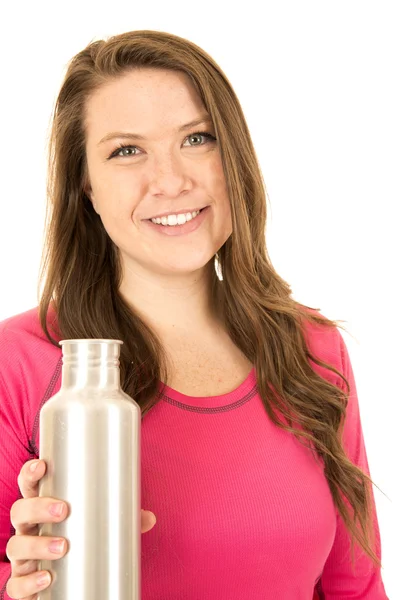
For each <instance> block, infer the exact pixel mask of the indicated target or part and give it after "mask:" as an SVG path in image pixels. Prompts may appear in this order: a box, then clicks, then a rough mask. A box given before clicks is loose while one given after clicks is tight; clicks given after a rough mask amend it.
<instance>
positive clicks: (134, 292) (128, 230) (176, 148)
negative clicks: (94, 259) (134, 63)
mask: <svg viewBox="0 0 400 600" xmlns="http://www.w3.org/2000/svg"><path fill="white" fill-rule="evenodd" d="M86 109H87V114H86V135H87V144H86V153H87V162H88V181H87V185H86V188H85V189H86V193H87V195H88V197H89V198H90V200H91V201H92V203H93V206H94V208H95V210H96V212H97V213H98V214H99V216H100V218H101V220H102V222H103V225H104V227H105V229H106V231H107V233H108V234H109V236H110V237H111V239H112V240H113V241H114V243H115V244H116V245H117V246H118V248H119V250H120V254H121V258H122V264H123V273H124V275H123V283H122V285H121V288H120V291H121V293H122V295H123V296H124V297H125V298H126V299H127V300H128V302H129V303H130V304H131V305H132V306H133V307H134V308H135V309H136V310H137V311H138V312H139V313H140V314H141V316H142V318H144V319H145V320H147V322H148V323H149V324H150V325H151V326H152V327H154V328H155V329H156V330H157V331H158V333H160V334H161V335H163V334H164V335H168V332H171V331H175V332H179V331H181V332H182V333H183V332H185V334H186V335H188V334H193V335H196V334H197V333H199V332H201V331H204V330H205V329H206V330H209V329H210V328H212V327H213V326H214V325H215V322H216V315H215V314H214V312H213V308H212V306H210V297H209V273H210V268H214V260H213V259H214V255H215V253H216V252H217V251H218V250H219V249H220V248H221V246H222V245H223V244H224V243H225V241H226V240H227V239H228V238H229V236H230V235H231V233H232V220H231V209H230V203H229V198H228V194H227V189H226V182H225V177H224V172H223V167H222V161H221V155H220V151H219V146H218V142H217V141H208V140H207V138H205V137H204V138H202V137H196V138H192V137H191V136H192V134H193V133H196V132H199V131H205V132H208V133H211V134H212V135H213V136H214V137H215V134H216V132H215V129H214V128H213V126H212V123H203V124H200V125H198V126H195V127H192V128H190V129H188V130H186V131H184V132H179V131H178V128H179V127H180V126H181V125H183V124H186V123H189V122H190V121H193V120H195V119H197V118H201V117H202V116H203V115H206V116H207V112H206V110H205V108H204V106H203V104H202V102H201V99H200V98H199V96H198V95H197V92H196V90H195V89H194V88H193V86H192V84H191V82H190V79H189V78H188V76H187V75H186V74H184V73H176V72H171V71H167V70H159V69H158V70H152V69H140V70H134V71H131V72H129V73H128V74H125V75H124V76H122V77H120V78H119V79H117V80H114V81H112V82H110V83H107V84H106V85H104V86H103V87H101V88H100V89H99V90H98V91H96V92H95V93H94V95H93V96H92V97H90V98H89V100H88V102H87V105H86ZM115 131H118V132H121V131H125V132H135V133H138V134H142V135H143V136H145V137H146V140H137V139H134V138H130V139H127V140H123V139H122V138H117V139H114V140H110V141H106V142H104V143H101V144H100V145H99V142H100V140H102V138H103V137H104V136H106V135H107V134H108V133H110V132H115ZM119 143H123V144H131V145H133V146H135V147H136V155H135V150H134V149H133V148H130V150H128V151H127V152H128V153H130V155H129V154H128V155H126V154H125V155H123V154H124V152H126V151H120V154H122V156H118V157H115V158H112V159H111V160H107V158H108V157H109V156H110V154H111V153H112V152H113V151H114V150H115V149H116V148H118V144H119ZM205 205H210V207H211V212H210V215H209V216H208V219H207V221H205V222H204V223H203V224H202V226H201V227H200V228H199V229H198V230H197V231H195V232H193V233H191V234H189V235H187V236H180V237H170V236H164V235H158V234H155V233H154V232H153V231H149V228H148V226H147V225H145V223H144V222H143V219H148V218H150V217H153V216H155V215H157V214H160V213H164V212H166V211H167V212H177V211H179V209H181V208H187V207H189V208H197V207H202V206H205Z"/></svg>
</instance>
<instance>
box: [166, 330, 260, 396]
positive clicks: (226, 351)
mask: <svg viewBox="0 0 400 600" xmlns="http://www.w3.org/2000/svg"><path fill="white" fill-rule="evenodd" d="M166 349H167V351H168V356H169V360H170V370H169V373H170V376H169V380H168V385H169V386H170V387H172V388H173V389H174V390H177V391H178V392H180V393H181V394H186V395H188V396H220V395H222V394H227V393H228V392H231V391H233V390H234V389H236V388H237V387H239V385H240V384H241V383H243V381H244V380H245V379H246V377H247V376H248V375H249V373H250V371H251V369H252V366H253V365H252V363H251V361H249V360H248V359H247V358H246V356H244V354H243V353H242V352H241V350H240V349H239V348H238V347H237V346H235V344H234V343H233V342H232V340H230V339H226V337H225V336H223V338H222V339H221V338H209V339H208V340H201V339H198V340H188V339H186V340H181V341H180V343H170V344H167V345H166Z"/></svg>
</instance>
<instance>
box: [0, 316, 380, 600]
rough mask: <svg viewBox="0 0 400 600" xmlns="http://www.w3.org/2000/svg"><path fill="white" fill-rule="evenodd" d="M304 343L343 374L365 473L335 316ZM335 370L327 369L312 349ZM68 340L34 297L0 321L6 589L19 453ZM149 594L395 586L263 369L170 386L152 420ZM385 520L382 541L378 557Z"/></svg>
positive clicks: (30, 452) (0, 500)
mask: <svg viewBox="0 0 400 600" xmlns="http://www.w3.org/2000/svg"><path fill="white" fill-rule="evenodd" d="M307 338H308V339H307V343H308V345H309V347H310V349H311V351H312V352H313V353H314V354H316V355H317V356H318V357H320V358H321V359H322V360H324V361H326V362H328V363H333V364H334V366H335V367H336V368H337V369H338V370H339V371H340V372H342V373H343V374H344V375H345V377H347V379H348V381H349V383H350V385H351V389H352V391H351V396H350V400H349V404H348V409H347V416H346V425H345V434H344V440H345V449H346V452H347V454H348V457H349V458H350V460H351V461H353V462H354V463H355V464H357V465H358V466H359V467H361V468H362V469H363V471H364V472H366V473H367V474H368V475H370V472H369V466H368V461H367V456H366V451H365V445H364V438H363V432H362V427H361V422H360V412H359V405H358V399H357V392H356V385H355V382H354V377H353V372H352V368H351V364H350V360H349V355H348V352H347V348H346V346H345V343H344V340H343V338H342V335H341V333H340V332H339V330H338V329H337V328H336V329H334V330H331V331H329V330H327V331H324V330H323V329H321V328H317V327H315V326H311V325H307ZM310 364H311V365H312V367H313V368H314V369H315V370H316V371H318V372H319V373H320V374H321V375H323V376H324V377H325V378H326V379H328V380H330V381H331V382H333V383H337V382H338V381H339V382H341V379H340V378H339V377H337V376H336V375H335V374H334V373H332V372H331V371H328V370H326V369H324V368H323V367H318V366H316V365H314V363H310ZM60 375H61V348H56V347H54V346H53V345H52V344H50V342H49V341H48V340H47V339H46V338H45V336H44V334H43V332H42V331H41V328H40V325H39V320H38V314H37V308H34V309H32V310H29V311H26V312H25V313H22V314H20V315H16V316H13V317H10V318H8V319H6V320H5V321H2V322H1V323H0V440H1V445H2V447H1V452H0V600H8V598H9V597H8V595H7V594H6V592H5V587H6V582H7V580H8V578H9V577H10V573H11V570H10V564H9V562H8V559H7V557H6V556H5V549H6V544H7V541H8V539H9V538H10V537H11V536H12V535H14V530H13V528H12V526H11V523H10V508H11V505H12V504H13V503H14V502H15V501H16V500H17V499H18V498H19V497H21V496H20V493H19V488H18V484H17V477H18V474H19V471H20V469H21V467H22V465H23V464H24V463H25V462H26V461H27V460H30V459H33V458H38V439H39V436H38V434H39V431H38V427H39V411H40V408H41V406H42V405H43V404H44V402H46V401H47V400H48V399H49V398H50V397H51V396H52V395H54V394H55V393H56V392H57V391H58V390H59V388H60V383H61V382H60ZM141 434H142V435H141V444H142V445H141V451H142V462H141V467H142V478H141V483H142V507H143V508H145V509H147V510H151V511H153V512H154V513H155V515H156V516H157V523H156V525H155V527H154V528H153V529H152V530H151V531H149V532H147V533H145V534H143V535H142V600H206V599H207V600H208V599H214V598H220V599H221V600H239V599H240V600H243V599H244V598H245V599H246V600H266V599H267V598H268V599H270V598H271V599H274V600H275V599H278V598H279V599H280V600H317V599H325V600H345V599H346V598H348V599H350V598H351V599H353V600H354V599H356V598H358V599H361V598H362V599H363V600H387V599H388V596H387V595H386V593H385V589H384V585H383V582H382V577H381V572H380V570H379V569H377V568H375V567H374V566H373V563H372V561H371V560H370V558H369V557H368V556H366V555H365V553H364V552H362V551H361V549H359V547H358V546H357V545H356V546H355V557H356V571H355V573H353V572H352V567H351V557H350V538H349V535H348V533H347V531H346V529H345V527H344V524H343V522H342V520H341V518H339V517H338V513H337V511H336V508H335V505H334V503H333V500H332V497H331V493H330V490H329V487H328V483H327V481H326V479H325V477H324V473H323V464H322V461H321V459H316V458H317V457H316V455H315V456H314V453H313V452H311V451H310V450H309V449H307V448H306V447H304V446H302V445H301V444H300V442H299V441H297V439H296V438H295V437H294V436H293V434H291V433H289V432H284V431H282V430H281V429H279V428H278V427H276V426H275V425H273V424H272V423H271V421H270V419H269V418H268V415H267V413H266V411H265V409H264V406H263V404H262V401H261V398H260V397H259V395H258V391H257V382H256V375H255V370H254V369H252V371H251V372H250V373H249V375H248V376H247V377H246V379H245V381H243V383H242V384H241V385H240V386H239V387H238V388H237V389H235V390H233V391H232V392H229V393H227V394H223V395H222V396H213V397H191V396H186V395H185V394H181V393H179V392H178V391H176V390H174V389H171V388H167V389H166V392H165V395H164V396H163V397H162V399H161V400H160V401H159V402H158V404H156V405H155V406H154V407H153V408H152V409H151V411H149V413H148V414H147V415H146V416H145V417H144V419H143V421H142V431H141ZM374 519H375V527H376V531H377V546H376V548H375V552H376V554H377V555H378V556H379V558H380V559H381V541H380V534H379V526H378V521H377V515H376V508H375V504H374Z"/></svg>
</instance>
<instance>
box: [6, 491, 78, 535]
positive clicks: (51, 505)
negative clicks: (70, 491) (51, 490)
mask: <svg viewBox="0 0 400 600" xmlns="http://www.w3.org/2000/svg"><path fill="white" fill-rule="evenodd" d="M59 505H61V513H60V514H56V513H55V510H56V507H57V506H59ZM68 513H69V509H68V506H67V504H66V503H65V502H63V501H62V500H57V499H56V498H38V497H37V498H20V499H19V500H16V501H15V502H14V504H13V505H12V507H11V510H10V520H11V524H12V526H13V527H14V529H15V532H16V534H17V535H27V534H29V533H32V532H33V531H35V530H36V527H37V525H39V524H41V523H60V522H61V521H63V520H64V519H66V518H67V516H68Z"/></svg>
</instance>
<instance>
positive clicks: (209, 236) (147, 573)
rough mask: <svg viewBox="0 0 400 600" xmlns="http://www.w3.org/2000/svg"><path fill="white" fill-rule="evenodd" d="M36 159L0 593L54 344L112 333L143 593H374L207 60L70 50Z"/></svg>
mask: <svg viewBox="0 0 400 600" xmlns="http://www.w3.org/2000/svg"><path fill="white" fill-rule="evenodd" d="M133 132H136V133H133ZM49 161H50V162H49V186H48V189H49V203H48V223H47V235H46V242H45V244H46V245H45V253H44V256H43V262H42V279H44V286H43V290H42V291H41V294H40V304H39V307H38V310H33V311H30V312H28V313H27V314H23V315H17V316H15V317H13V318H12V319H11V321H8V322H7V323H6V324H3V325H2V328H1V329H0V375H1V377H0V393H1V394H2V402H1V403H0V408H1V410H2V411H3V413H0V414H3V417H2V419H0V439H2V440H3V439H4V440H6V441H5V442H4V443H5V444H6V446H7V448H6V451H4V452H3V453H0V454H2V455H3V456H8V457H11V458H9V459H7V460H3V462H0V465H1V472H0V494H2V495H1V496H0V533H1V547H0V551H1V553H2V557H3V559H2V560H3V564H2V569H3V570H2V577H3V581H4V582H5V581H6V575H7V577H9V576H10V571H9V564H7V561H6V559H5V548H6V544H7V541H8V538H9V535H10V527H11V522H10V518H9V516H10V509H11V507H12V506H13V503H15V502H16V501H18V502H19V504H18V505H17V506H21V503H22V506H25V507H26V508H25V509H24V510H25V511H27V512H28V513H29V506H32V504H29V503H27V502H25V498H24V499H19V490H18V486H17V474H18V472H19V470H20V469H21V467H22V465H23V464H24V462H26V460H28V457H30V458H31V454H32V455H33V456H36V453H37V447H38V436H39V432H38V414H39V410H40V407H41V406H42V405H43V403H44V402H46V401H47V399H48V398H49V397H50V396H51V395H52V394H53V393H55V392H56V391H57V386H59V385H60V371H61V362H62V361H61V351H60V348H59V344H58V342H59V341H60V339H86V338H94V339H116V340H121V341H123V345H122V346H121V354H120V368H121V386H122V389H123V391H124V392H126V393H127V394H128V395H129V396H131V397H132V398H134V399H135V401H136V402H137V404H138V405H139V406H140V409H141V418H142V424H141V436H142V439H141V460H142V463H141V464H142V467H141V468H142V481H141V496H142V498H141V499H142V506H145V507H146V508H148V509H150V510H151V511H152V512H154V514H155V515H156V517H157V524H156V526H155V527H154V528H153V529H151V531H149V530H148V529H146V534H145V535H144V536H143V539H142V554H141V565H142V596H141V597H142V600H154V599H155V598H163V600H176V598H204V599H205V598H222V599H227V598H229V600H239V598H240V599H243V598H246V599H249V600H255V599H256V598H281V599H285V600H295V599H296V600H311V598H312V596H313V594H315V595H314V598H321V599H322V598H326V599H328V598H329V600H339V599H340V600H341V599H343V598H345V597H346V598H350V597H351V598H363V599H364V600H385V599H387V596H386V594H385V590H384V587H383V583H382V578H381V572H380V568H381V561H380V558H381V547H380V536H379V528H378V523H377V515H376V508H375V503H374V497H373V490H372V483H373V482H372V480H371V478H370V476H369V466H368V460H367V455H366V450H365V445H364V438H363V432H362V427H361V419H360V411H359V406H358V399H357V392H356V385H355V381H354V376H353V371H352V367H351V363H350V359H349V355H348V351H347V348H346V345H345V343H344V340H343V338H342V336H341V334H340V332H339V329H338V328H339V327H341V325H339V324H338V322H337V321H334V320H330V319H328V318H327V317H325V316H323V315H322V314H321V313H320V312H319V309H315V308H311V307H308V306H305V305H303V304H301V303H300V302H298V301H296V300H295V299H294V298H293V297H292V291H291V288H290V285H289V284H288V283H287V282H286V281H284V279H283V278H282V277H280V275H279V274H278V273H277V272H276V270H275V269H274V267H273V265H272V263H271V260H270V258H269V256H268V252H267V248H266V239H265V230H266V217H267V210H266V206H267V204H266V190H265V186H264V182H263V177H262V173H261V171H260V167H259V161H258V160H257V156H256V153H255V151H254V147H253V144H252V140H251V136H250V133H249V129H248V127H247V124H246V120H245V117H244V114H243V111H242V109H241V106H240V102H239V100H238V98H237V96H236V94H235V92H234V90H233V89H232V86H231V85H230V83H229V81H228V78H227V77H226V75H225V74H224V73H223V71H222V69H221V68H220V67H219V66H218V65H217V64H216V62H215V61H214V60H213V59H212V58H211V57H210V56H209V55H208V54H207V53H206V52H205V51H204V50H202V49H201V48H199V47H198V46H197V45H195V44H193V43H192V42H190V41H188V40H185V39H184V38H181V37H178V36H175V35H172V34H169V33H164V32H159V31H149V30H144V31H132V32H127V33H124V34H121V35H117V36H114V37H111V38H110V39H108V40H100V41H96V42H93V43H90V44H89V45H88V46H87V47H86V48H84V49H83V50H82V51H80V52H79V53H78V54H77V55H76V56H74V57H73V59H72V60H71V61H70V64H69V65H68V70H67V73H66V75H65V80H64V81H63V83H62V86H61V90H60V93H59V95H58V98H57V102H56V107H55V113H54V121H53V126H52V135H51V140H50V148H49ZM198 211H199V212H198ZM174 215H175V216H176V219H175V218H174ZM155 217H156V219H155ZM157 217H159V218H157ZM152 219H153V220H152ZM154 220H155V222H154ZM183 221H186V222H183ZM291 250H292V251H293V252H295V251H296V248H292V249H291ZM217 268H218V271H219V274H218V273H217ZM342 329H343V328H342ZM10 348H12V352H10V350H9V349H10ZM101 443H107V444H110V447H111V446H112V443H113V440H112V439H107V440H101ZM32 493H34V492H32ZM97 508H98V507H94V509H97ZM28 522H29V523H32V522H37V521H32V519H31V518H29V514H28V517H27V520H26V523H28ZM19 533H20V532H17V535H16V536H14V541H13V543H12V545H10V546H9V548H10V551H11V553H12V559H11V562H12V564H13V569H16V574H15V573H14V575H13V577H11V584H10V587H9V588H8V589H9V590H12V591H14V592H15V597H22V596H24V597H25V596H27V595H28V594H25V593H22V592H24V591H25V590H26V589H28V588H26V587H24V586H27V585H28V583H29V585H30V586H31V587H29V590H30V593H32V595H33V594H34V593H35V592H36V591H37V588H35V587H34V585H36V583H35V584H34V583H33V582H34V581H35V580H34V576H35V573H34V571H35V570H36V564H35V560H32V559H39V558H40V556H38V554H37V553H35V552H34V551H33V548H38V547H39V546H38V545H37V544H38V540H37V539H35V536H32V535H31V536H30V539H29V545H28V548H29V552H28V551H27V552H28V553H25V554H23V555H21V556H20V559H21V560H20V561H19V560H18V557H17V556H16V554H15V550H14V553H13V548H14V546H15V539H16V541H17V546H18V543H19V542H20V543H19V547H20V548H21V547H22V546H21V539H20V538H21V537H22V536H20V535H19ZM39 541H40V540H39ZM42 541H43V540H42ZM25 542H26V543H28V542H27V541H26V540H25ZM355 542H357V546H356V544H355ZM35 544H36V545H35ZM28 555H29V556H28ZM29 559H31V560H29ZM21 561H22V564H23V565H24V566H23V568H24V569H30V571H29V574H28V575H27V574H26V573H22V572H21V569H22V567H21ZM24 561H29V562H24ZM18 569H20V570H19V571H18ZM24 577H25V579H24ZM26 577H27V578H28V579H26ZM27 582H28V583H27ZM18 586H19V587H18ZM4 589H5V583H4V587H3V591H4ZM19 591H20V592H21V593H20V594H18V592H19ZM112 592H114V590H112ZM4 597H5V598H6V597H7V596H4ZM0 598H1V596H0ZM110 598H111V596H110Z"/></svg>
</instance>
